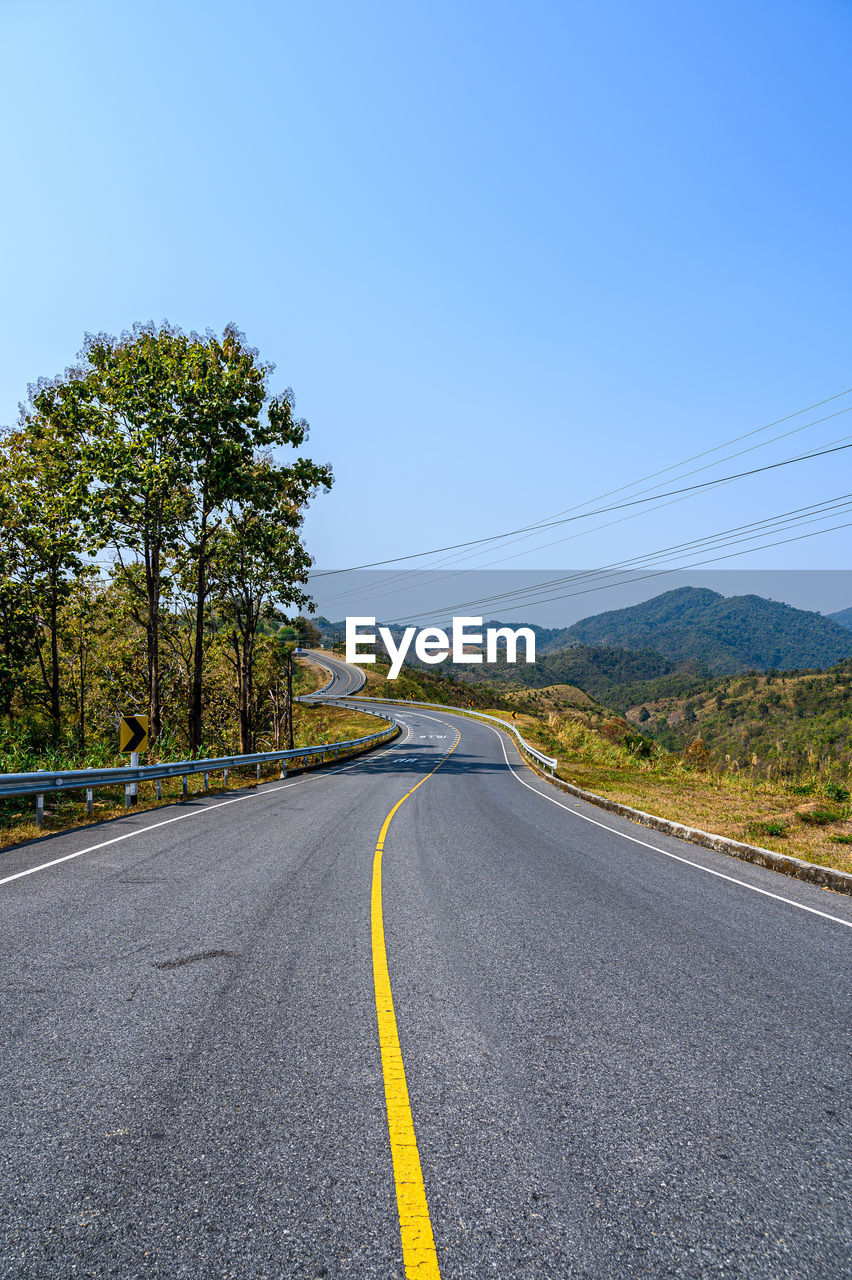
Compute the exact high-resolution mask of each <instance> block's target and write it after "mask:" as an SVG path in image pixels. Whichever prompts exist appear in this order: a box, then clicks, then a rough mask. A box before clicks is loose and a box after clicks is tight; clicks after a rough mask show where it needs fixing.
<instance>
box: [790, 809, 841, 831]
mask: <svg viewBox="0 0 852 1280" xmlns="http://www.w3.org/2000/svg"><path fill="white" fill-rule="evenodd" d="M796 816H797V817H798V819H799V821H800V822H805V823H808V824H809V825H810V826H813V827H827V826H828V825H829V824H830V823H832V822H840V820H841V818H842V817H843V815H842V814H841V813H838V812H837V810H836V809H804V810H802V811H801V812H800V813H798V814H797V815H796Z"/></svg>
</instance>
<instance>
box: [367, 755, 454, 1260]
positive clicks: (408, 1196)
mask: <svg viewBox="0 0 852 1280" xmlns="http://www.w3.org/2000/svg"><path fill="white" fill-rule="evenodd" d="M456 732H457V734H458V736H457V738H456V740H455V742H454V743H453V745H452V746H451V747H450V749H449V751H448V752H447V754H446V755H445V756H443V757H442V758H441V760H439V761H438V763H437V764H436V765H435V768H434V769H433V770H432V772H431V773H427V774H426V777H425V778H421V779H420V781H419V782H418V783H415V785H414V786H413V787H412V788H411V791H407V792H406V793H405V795H404V796H403V797H402V799H401V800H398V801H397V802H396V804H395V805H394V807H393V808H392V809H391V811H390V813H389V814H388V816H387V817H386V818H385V821H384V825H383V827H382V829H381V832H380V833H379V839H378V843H377V844H376V852H375V855H374V857H373V895H372V910H371V927H372V933H373V982H374V984H375V988H376V1016H377V1018H378V1022H379V1045H380V1047H381V1051H382V1074H383V1075H384V1080H385V1102H386V1105H387V1112H388V1133H389V1135H390V1146H391V1156H392V1157H393V1176H394V1182H395V1183H396V1203H397V1208H398V1210H399V1232H400V1235H401V1237H402V1258H403V1262H404V1264H405V1274H406V1276H407V1277H408V1280H415V1278H417V1280H441V1272H440V1270H439V1268H438V1256H437V1254H436V1253H435V1239H434V1237H433V1235H432V1222H431V1220H430V1218H429V1205H428V1202H427V1200H426V1188H425V1187H424V1185H423V1171H422V1169H421V1168H420V1156H419V1154H418V1152H417V1137H416V1135H415V1133H414V1120H413V1119H412V1116H411V1103H410V1102H409V1099H408V1085H407V1083H406V1080H405V1067H404V1066H403V1063H402V1049H401V1048H400V1044H399V1032H398V1031H397V1026H396V1014H395V1012H394V1007H393V996H392V995H391V984H390V973H389V972H388V953H387V948H386V946H385V926H384V919H383V917H382V853H383V851H384V847H385V837H386V836H387V833H388V827H389V826H390V824H391V821H392V819H393V816H394V814H395V813H396V811H397V810H398V809H400V808H401V807H402V805H404V804H405V802H406V800H407V799H408V797H409V796H410V795H412V794H413V793H414V792H415V791H416V790H417V788H418V787H422V786H423V783H424V782H427V781H428V779H429V778H431V777H432V774H433V773H437V771H438V770H439V769H440V767H441V765H442V764H443V763H444V761H445V760H447V759H449V757H450V756H451V755H452V754H453V752H454V751H455V749H456V747H457V746H458V745H459V743H460V742H461V734H460V733H458V730H456Z"/></svg>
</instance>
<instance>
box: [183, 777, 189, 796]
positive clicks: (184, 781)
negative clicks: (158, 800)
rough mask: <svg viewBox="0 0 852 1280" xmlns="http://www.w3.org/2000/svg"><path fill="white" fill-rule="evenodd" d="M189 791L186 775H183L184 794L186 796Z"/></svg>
mask: <svg viewBox="0 0 852 1280" xmlns="http://www.w3.org/2000/svg"><path fill="white" fill-rule="evenodd" d="M188 790H189V786H188V783H187V779H186V774H184V775H183V794H184V795H186V794H187V792H188Z"/></svg>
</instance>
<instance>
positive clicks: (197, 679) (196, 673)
mask: <svg viewBox="0 0 852 1280" xmlns="http://www.w3.org/2000/svg"><path fill="white" fill-rule="evenodd" d="M206 567H207V566H206V563H205V553H204V551H202V552H201V554H200V555H199V557H198V582H197V585H196V595H195V648H194V651H193V654H192V699H191V702H190V710H189V746H190V750H191V752H192V753H193V755H194V754H195V753H196V752H197V751H198V750H200V748H201V732H202V724H201V707H202V680H203V676H204V606H205V604H206V601H207V584H206V576H207V575H206Z"/></svg>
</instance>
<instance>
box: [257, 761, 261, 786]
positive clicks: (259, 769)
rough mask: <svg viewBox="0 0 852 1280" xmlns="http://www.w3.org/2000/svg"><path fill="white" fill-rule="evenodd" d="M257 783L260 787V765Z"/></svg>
mask: <svg viewBox="0 0 852 1280" xmlns="http://www.w3.org/2000/svg"><path fill="white" fill-rule="evenodd" d="M257 782H258V786H259V785H260V765H258V766H257Z"/></svg>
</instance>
